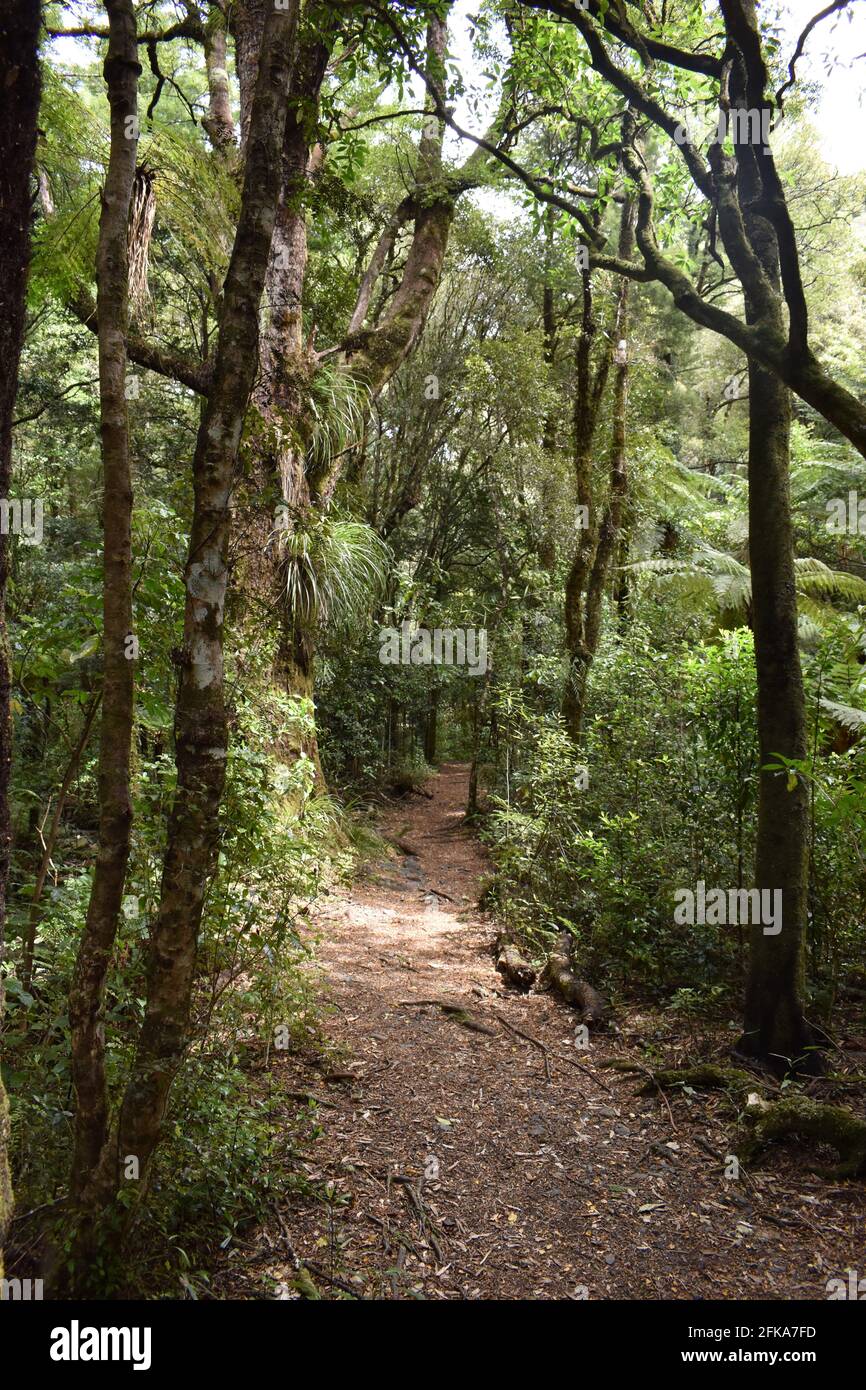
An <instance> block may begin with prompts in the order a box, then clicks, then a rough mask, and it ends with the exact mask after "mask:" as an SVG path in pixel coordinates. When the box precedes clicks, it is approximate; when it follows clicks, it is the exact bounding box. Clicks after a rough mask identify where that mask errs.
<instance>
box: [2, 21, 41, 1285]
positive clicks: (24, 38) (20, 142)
mask: <svg viewBox="0 0 866 1390" xmlns="http://www.w3.org/2000/svg"><path fill="white" fill-rule="evenodd" d="M40 22H41V7H40V5H39V3H38V0H9V4H8V5H7V6H6V7H5V9H4V11H3V15H2V17H0V362H2V364H3V371H2V373H0V497H4V498H8V497H9V489H10V486H11V482H12V412H13V408H14V404H15V395H16V392H17V389H18V366H19V362H20V360H21V348H22V345H23V343H24V319H25V308H26V293H27V272H28V269H29V265H30V215H31V195H30V176H31V173H32V170H33V160H34V156H35V153H36V133H37V125H38V118H39V92H40V76H39V59H38V45H39V26H40ZM8 573H9V561H8V537H6V536H0V1023H2V1020H3V962H4V957H5V927H6V892H7V885H8V880H9V858H10V853H11V847H12V824H11V817H10V812H9V770H10V765H11V762H12V723H11V711H10V694H11V671H10V661H9V642H8V638H7V634H6V581H7V577H8ZM8 1143H9V1104H8V1100H7V1096H6V1091H5V1090H4V1088H3V1082H2V1079H0V1278H2V1277H3V1240H4V1236H5V1234H6V1229H7V1226H8V1223H9V1220H10V1218H11V1216H12V1181H11V1176H10V1172H9V1158H8Z"/></svg>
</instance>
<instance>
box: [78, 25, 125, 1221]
mask: <svg viewBox="0 0 866 1390" xmlns="http://www.w3.org/2000/svg"><path fill="white" fill-rule="evenodd" d="M106 10H107V11H108V27H109V40H108V54H107V56H106V59H105V69H104V71H105V80H106V83H107V85H108V104H109V107H110V110H111V148H110V153H109V159H108V172H107V174H106V179H105V188H104V190H103V194H102V215H101V218H100V224H99V244H98V248H97V253H96V279H97V319H98V342H99V405H100V422H101V434H102V476H103V499H102V529H103V567H104V568H103V581H102V622H103V650H104V676H103V687H102V724H101V730H100V743H99V841H98V847H97V854H96V867H95V869H94V875H93V885H92V888H91V892H90V903H89V906H88V910H87V920H86V922H85V926H84V933H83V936H82V938H81V943H80V946H79V949H78V956H77V959H76V962H75V971H74V973H73V977H72V987H71V989H70V994H69V1023H70V1029H71V1034H72V1080H73V1084H74V1086H75V1094H76V1100H77V1106H76V1115H75V1143H74V1149H73V1157H72V1173H71V1191H72V1196H73V1200H74V1201H78V1200H79V1199H81V1200H83V1201H84V1203H85V1205H86V1204H87V1197H86V1193H87V1188H88V1186H89V1184H90V1181H91V1179H92V1176H93V1174H94V1172H95V1170H96V1169H97V1167H98V1164H99V1160H100V1157H101V1155H102V1151H103V1148H104V1146H105V1143H106V1140H107V1137H108V1094H107V1086H106V1079H105V1034H104V1021H103V1016H102V1010H103V998H104V991H105V978H106V974H107V972H108V966H109V963H110V959H111V952H112V948H113V946H114V940H115V937H116V935H117V924H118V920H119V917H120V910H121V905H122V902H123V887H124V883H125V881H126V867H127V862H128V859H129V844H130V834H131V829H132V805H131V800H130V786H129V757H130V747H131V744H132V724H133V702H134V680H133V670H134V667H133V652H134V649H133V647H132V646H131V645H130V639H131V637H132V474H131V468H130V459H129V421H128V416H127V405H126V394H125V387H126V331H127V322H128V309H129V256H128V242H127V238H128V228H129V209H130V201H131V198H132V189H133V184H134V181H135V166H136V154H137V150H138V79H139V76H140V73H141V66H140V64H139V61H138V43H137V41H136V25H135V11H134V9H133V5H132V0H106Z"/></svg>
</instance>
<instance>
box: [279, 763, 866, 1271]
mask: <svg viewBox="0 0 866 1390" xmlns="http://www.w3.org/2000/svg"><path fill="white" fill-rule="evenodd" d="M467 779H468V768H467V767H466V766H463V765H460V764H450V765H446V766H444V767H443V768H442V770H441V772H440V774H439V776H438V777H436V778H435V779H433V780H432V781H431V782H430V783H429V784H428V787H429V790H430V791H432V799H430V800H428V799H427V797H418V796H409V797H407V798H406V799H405V800H403V801H401V802H399V803H395V804H393V805H392V806H391V807H389V809H388V810H387V811H386V813H385V816H384V819H383V823H382V827H381V828H382V833H383V834H384V835H385V836H386V837H388V838H389V839H390V840H391V841H395V840H399V841H401V842H402V843H403V846H404V848H406V849H414V850H416V851H417V853H415V854H411V855H406V854H404V855H401V856H400V857H399V858H388V859H385V860H382V861H379V862H378V863H375V864H372V865H368V867H367V870H366V873H365V875H364V877H362V879H361V880H360V881H359V882H357V883H356V885H355V886H354V887H353V888H352V889H351V891H350V893H349V894H348V895H347V896H337V895H335V896H334V897H333V898H330V899H327V900H326V901H325V904H324V907H323V910H322V912H321V914H320V919H319V922H318V926H319V930H320V932H321V935H322V940H321V945H320V948H319V952H318V958H319V963H320V967H321V970H322V972H323V987H324V991H325V997H326V999H328V1000H329V1001H330V1002H331V1003H332V1005H333V1006H334V1013H333V1017H332V1020H331V1023H330V1025H329V1033H330V1034H331V1036H332V1037H333V1038H334V1040H335V1041H336V1042H338V1043H339V1044H341V1045H342V1047H343V1048H344V1049H345V1055H346V1057H347V1061H346V1063H345V1071H342V1072H340V1071H337V1072H336V1073H334V1074H332V1075H330V1076H328V1075H325V1077H324V1078H315V1081H316V1084H315V1085H313V1086H311V1089H312V1090H314V1091H315V1092H316V1093H317V1094H319V1095H324V1096H325V1098H326V1104H325V1105H324V1106H323V1107H322V1108H321V1109H320V1111H319V1123H320V1125H321V1128H322V1133H321V1135H320V1137H319V1138H318V1140H317V1141H316V1142H315V1143H313V1144H311V1145H308V1146H307V1148H308V1158H309V1160H310V1161H309V1162H307V1163H305V1165H304V1166H305V1169H306V1172H307V1175H308V1177H309V1178H310V1179H311V1181H313V1182H314V1183H316V1184H317V1185H319V1186H320V1188H321V1186H322V1185H326V1184H333V1197H332V1199H331V1200H330V1201H329V1202H328V1203H325V1204H323V1203H322V1202H320V1201H314V1202H310V1201H304V1200H302V1199H298V1202H297V1205H296V1206H295V1205H294V1204H293V1205H292V1207H291V1208H290V1209H287V1210H285V1213H284V1217H285V1223H286V1228H287V1230H289V1231H290V1232H291V1241H292V1244H293V1246H294V1250H295V1252H296V1254H297V1256H298V1257H299V1258H300V1259H301V1260H302V1261H304V1262H305V1263H307V1264H308V1266H309V1267H310V1268H311V1269H312V1271H313V1274H314V1277H315V1278H316V1281H317V1283H318V1286H319V1288H320V1290H321V1292H322V1294H323V1296H325V1297H332V1296H336V1297H341V1296H344V1295H343V1294H342V1293H341V1292H340V1284H343V1285H345V1286H346V1289H347V1290H348V1289H355V1290H356V1291H357V1293H358V1294H359V1295H360V1296H362V1297H368V1298H369V1297H372V1298H388V1299H392V1298H406V1297H410V1298H411V1297H416V1298H419V1297H420V1298H426V1299H430V1298H433V1299H436V1298H441V1299H479V1298H481V1299H496V1298H506V1299H517V1298H525V1297H529V1298H532V1297H536V1298H538V1297H540V1298H572V1299H581V1298H584V1297H587V1296H588V1297H589V1298H590V1299H598V1298H638V1299H639V1298H736V1297H739V1298H748V1299H753V1298H798V1297H799V1298H808V1297H812V1298H814V1297H825V1296H826V1293H825V1288H824V1286H825V1283H826V1280H827V1278H828V1277H831V1276H834V1275H837V1274H841V1273H842V1271H843V1270H844V1269H845V1268H847V1267H855V1268H856V1267H857V1264H858V1259H859V1262H860V1264H861V1265H862V1262H863V1245H864V1242H863V1231H864V1210H866V1206H864V1198H863V1193H862V1187H858V1186H857V1185H856V1184H844V1185H837V1186H836V1187H835V1188H834V1187H833V1186H832V1185H831V1184H828V1183H826V1182H823V1181H822V1180H821V1179H819V1178H816V1177H814V1176H812V1175H810V1174H808V1173H805V1172H804V1171H803V1170H802V1168H798V1167H797V1166H796V1163H795V1161H794V1160H793V1158H792V1159H791V1160H790V1161H789V1163H788V1165H787V1166H785V1164H784V1161H783V1160H780V1158H778V1157H777V1158H774V1159H773V1160H772V1162H771V1164H770V1165H769V1166H768V1167H767V1168H766V1169H763V1170H761V1171H759V1172H757V1171H756V1172H755V1173H754V1174H750V1175H749V1180H748V1181H739V1182H732V1181H729V1180H726V1179H725V1177H724V1175H723V1164H722V1162H721V1161H720V1160H719V1159H718V1158H716V1157H713V1155H712V1154H711V1153H708V1152H707V1150H706V1149H705V1148H703V1147H702V1144H704V1145H707V1146H709V1148H710V1149H713V1150H716V1152H717V1153H719V1154H724V1153H726V1152H727V1145H728V1142H729V1139H728V1135H729V1126H730V1116H729V1115H726V1114H724V1112H723V1111H722V1112H721V1115H720V1117H719V1118H716V1112H717V1109H718V1108H719V1106H720V1102H718V1101H714V1100H713V1099H711V1098H707V1097H705V1096H699V1097H695V1098H693V1099H690V1098H689V1097H685V1096H683V1097H672V1098H671V1099H670V1102H666V1101H660V1100H658V1099H657V1098H655V1097H649V1098H647V1097H639V1096H636V1095H635V1091H636V1089H637V1085H636V1080H635V1078H634V1077H633V1076H627V1077H624V1076H622V1075H621V1074H617V1073H615V1072H611V1071H610V1070H604V1069H600V1068H599V1067H598V1065H597V1063H598V1061H599V1060H601V1059H603V1058H604V1057H609V1056H623V1055H629V1056H632V1057H634V1058H638V1059H639V1058H640V1057H641V1056H642V1055H643V1046H644V1045H645V1044H646V1043H648V1042H656V1043H657V1044H658V1045H660V1046H662V1047H663V1048H664V1051H665V1053H666V1055H667V1056H668V1057H670V1055H671V1047H670V1044H671V1043H672V1042H673V1038H672V1037H671V1036H670V1035H669V1032H668V1030H669V1028H670V1025H669V1024H668V1023H666V1020H665V1019H664V1017H661V1018H658V1017H654V1016H651V1015H649V1016H648V1015H640V1016H639V1015H637V1014H634V1013H633V1014H631V1015H630V1016H629V1017H628V1018H624V1017H621V1018H620V1020H619V1022H620V1029H621V1033H620V1036H619V1037H617V1036H615V1035H611V1034H603V1033H602V1034H597V1035H594V1036H593V1040H592V1046H591V1048H590V1050H589V1051H588V1052H586V1051H583V1052H579V1051H578V1050H577V1049H576V1048H575V1045H574V1041H575V1040H574V1033H575V1018H574V1015H573V1014H572V1013H570V1011H569V1010H568V1009H567V1008H566V1007H565V1006H564V1005H563V1004H561V1003H560V1002H559V1001H557V1000H556V999H554V998H552V997H551V996H550V995H548V994H544V993H542V994H531V995H527V996H523V995H520V994H517V993H515V992H514V991H513V990H511V989H509V988H508V987H507V986H506V985H505V983H504V981H503V980H502V978H501V976H500V975H499V974H497V972H496V970H495V965H494V958H493V953H492V946H493V941H494V938H495V935H496V929H495V926H494V924H492V923H491V922H490V921H489V920H486V919H485V918H484V915H483V914H482V913H480V912H479V910H478V908H477V906H476V904H477V900H478V895H479V882H480V879H481V877H482V875H483V873H484V872H485V868H486V864H485V854H484V849H483V846H481V845H480V844H479V842H478V841H477V839H476V838H475V837H474V836H473V835H472V834H471V832H470V831H468V830H467V829H466V828H465V827H464V825H463V824H462V820H463V811H464V808H465V805H466V792H467ZM426 1000H441V1001H443V1002H454V1003H457V1004H459V1005H461V1006H463V1007H464V1008H465V1010H466V1011H467V1014H468V1015H469V1016H470V1018H469V1021H470V1022H471V1023H473V1024H474V1023H476V1022H477V1023H480V1024H481V1025H482V1027H483V1028H484V1029H485V1030H488V1031H476V1030H475V1029H474V1028H469V1027H467V1026H465V1022H466V1020H464V1022H463V1023H461V1021H460V1020H459V1018H457V1017H455V1016H452V1015H449V1014H448V1013H446V1012H445V1011H443V1009H442V1008H441V1007H438V1006H436V1005H435V1004H425V1003H424V1002H423V1001H426ZM415 1001H417V1002H415ZM506 1025H510V1029H515V1030H519V1031H520V1032H522V1033H525V1034H528V1035H529V1036H530V1037H531V1038H534V1039H535V1040H536V1041H537V1043H540V1044H542V1045H543V1047H544V1049H546V1052H544V1051H542V1048H541V1047H539V1046H536V1045H534V1044H533V1043H532V1042H530V1041H527V1040H526V1039H524V1038H522V1037H520V1036H518V1035H517V1033H515V1032H512V1031H510V1029H509V1027H507V1026H506ZM676 1027H677V1029H678V1031H679V1033H680V1035H681V1034H682V1024H681V1023H679V1022H677V1024H676ZM695 1041H696V1040H695V1039H694V1038H690V1039H688V1040H687V1042H691V1043H694V1042H695ZM679 1045H680V1046H682V1038H681V1036H680V1038H679ZM638 1080H639V1079H638ZM864 1272H866V1270H864ZM277 1275H278V1277H288V1278H291V1275H292V1271H291V1268H290V1267H289V1266H285V1267H284V1270H283V1271H282V1272H281V1271H279V1270H277ZM335 1281H336V1282H335Z"/></svg>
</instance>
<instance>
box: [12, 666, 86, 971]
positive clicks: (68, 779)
mask: <svg viewBox="0 0 866 1390" xmlns="http://www.w3.org/2000/svg"><path fill="white" fill-rule="evenodd" d="M100 699H101V694H96V695H93V696H92V697H91V699H90V701H89V702H88V704H87V707H86V709H85V711H84V723H83V724H82V726H81V732H80V733H79V735H78V739H77V741H76V744H75V747H74V748H73V750H72V754H71V756H70V759H69V762H68V763H67V764H66V771H65V772H64V774H63V780H62V781H61V783H60V787H59V788H58V792H57V801H56V802H55V804H54V810H53V812H52V814H51V822H50V824H49V827H48V834H47V836H46V837H44V841H43V845H42V853H41V855H40V858H39V867H38V868H37V870H36V878H35V881H34V884H33V894H32V896H31V898H30V911H29V913H28V916H27V928H26V931H25V933H24V942H23V950H22V958H21V983H22V985H23V986H24V988H25V989H29V988H30V986H31V984H32V983H33V957H34V952H35V949H36V932H37V930H38V927H39V917H40V912H39V904H40V903H41V901H42V891H43V889H44V887H45V880H46V878H47V877H48V870H49V868H50V867H51V856H52V855H53V853H54V846H55V844H56V843H57V835H58V832H59V830H60V821H61V818H62V816H63V808H64V807H65V805H66V798H67V796H68V795H69V788H70V787H71V786H72V783H73V782H74V781H75V778H76V777H77V776H78V766H79V763H80V762H81V758H82V755H83V753H84V750H85V748H86V747H87V743H88V740H89V738H90V730H91V729H92V728H93V721H94V719H95V718H96V711H97V710H98V708H99V702H100ZM45 814H46V816H47V814H48V808H47V807H46V810H45Z"/></svg>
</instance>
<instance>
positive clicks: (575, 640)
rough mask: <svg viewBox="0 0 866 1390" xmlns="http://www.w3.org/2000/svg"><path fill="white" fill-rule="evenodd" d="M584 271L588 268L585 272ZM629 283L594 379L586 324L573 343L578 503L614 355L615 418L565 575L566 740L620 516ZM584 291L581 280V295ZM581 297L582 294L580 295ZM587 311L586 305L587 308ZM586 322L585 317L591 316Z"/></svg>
mask: <svg viewBox="0 0 866 1390" xmlns="http://www.w3.org/2000/svg"><path fill="white" fill-rule="evenodd" d="M633 229H634V207H633V204H632V202H631V200H630V199H628V198H626V200H625V201H624V203H623V208H622V217H621V221H620V236H619V255H620V257H621V259H623V260H628V259H629V257H630V256H631V254H632V250H633V246H634V230H633ZM587 277H588V272H587ZM630 288H631V286H630V282H629V281H628V280H625V279H623V280H621V281H620V287H619V295H618V299H617V310H616V319H615V322H614V324H613V328H612V335H611V336H612V338H613V341H614V343H616V345H617V346H616V349H615V352H614V353H612V354H611V353H610V352H609V351H607V352H606V355H605V358H604V359H603V360H602V363H601V364H600V366H599V368H598V371H597V373H596V379H595V381H594V383H593V384H592V386H590V373H589V365H588V352H589V345H588V344H586V345H585V340H586V339H587V338H589V341H590V342H591V337H590V332H591V330H590V329H589V328H588V326H587V320H586V311H585V315H584V331H583V333H582V335H581V342H580V343H579V345H578V393H577V401H576V407H575V458H576V476H577V484H578V501H579V504H580V505H581V506H584V507H588V508H589V509H590V514H591V509H592V507H593V499H592V485H591V474H590V468H591V463H590V449H591V444H592V439H593V437H594V434H595V426H596V420H597V418H598V412H599V409H600V406H601V399H602V393H603V391H604V386H605V383H606V378H607V374H608V371H609V364H610V362H611V360H612V359H613V360H614V361H615V363H616V373H615V377H614V388H613V425H612V435H611V448H610V482H609V488H608V496H607V501H606V503H605V509H604V515H603V517H602V521H601V524H600V525H598V526H595V525H594V523H593V522H592V519H590V525H589V527H587V528H586V529H585V530H583V531H582V532H581V537H580V540H579V542H578V548H577V551H576V553H575V557H574V560H573V561H572V566H571V569H570V571H569V575H568V579H567V581H566V601H565V628H566V649H567V651H568V656H569V670H568V677H567V681H566V688H565V697H564V700H563V706H562V713H563V718H564V719H565V723H566V727H567V729H568V732H569V734H570V735H571V738H572V740H573V741H574V742H575V743H576V744H577V743H579V742H580V737H581V733H582V729H583V716H584V712H585V708H586V690H587V682H588V680H589V672H590V669H591V667H592V663H593V661H594V659H595V654H596V651H597V650H598V643H599V638H600V636H601V611H602V602H603V599H604V590H605V586H606V584H607V579H608V573H609V571H610V565H611V560H612V558H613V556H614V553H615V551H616V547H617V543H618V541H619V536H620V531H621V529H622V523H623V513H624V508H625V502H626V497H627V493H628V456H627V451H626V425H627V415H628V347H627V343H628V307H629V293H630ZM588 293H589V290H588V286H587V284H586V280H585V287H584V295H585V297H586V296H587V295H588ZM584 302H585V304H586V298H585V301H584ZM590 313H591V310H590ZM590 322H591V320H590Z"/></svg>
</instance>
